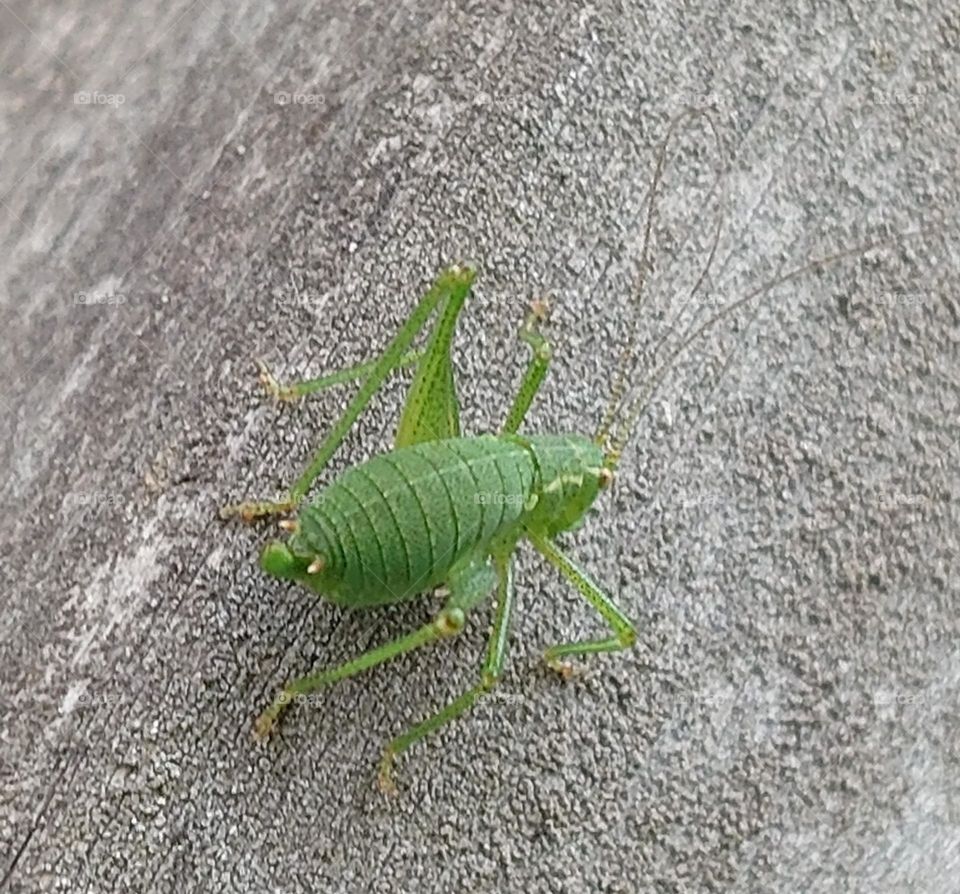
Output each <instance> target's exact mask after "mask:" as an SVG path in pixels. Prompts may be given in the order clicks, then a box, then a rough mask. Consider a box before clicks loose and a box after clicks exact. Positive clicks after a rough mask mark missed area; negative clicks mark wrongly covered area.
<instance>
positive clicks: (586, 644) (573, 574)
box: [527, 531, 637, 678]
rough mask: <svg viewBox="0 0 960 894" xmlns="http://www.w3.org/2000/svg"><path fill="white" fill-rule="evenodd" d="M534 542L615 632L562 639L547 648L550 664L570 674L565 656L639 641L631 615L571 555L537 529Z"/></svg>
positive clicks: (626, 646)
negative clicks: (571, 640)
mask: <svg viewBox="0 0 960 894" xmlns="http://www.w3.org/2000/svg"><path fill="white" fill-rule="evenodd" d="M527 533H528V536H529V538H530V542H531V543H533V545H534V546H535V547H536V549H537V550H538V551H539V552H540V553H541V554H542V555H543V556H544V557H545V558H546V559H547V561H549V562H550V564H551V565H553V566H554V567H555V568H557V569H558V570H559V571H560V573H561V574H562V575H563V576H564V577H565V578H566V579H567V580H569V581H570V583H572V584H573V585H574V586H575V587H576V588H577V589H578V590H579V591H580V593H581V594H582V595H583V596H584V598H585V599H586V600H587V601H588V602H589V603H590V604H591V605H592V606H593V607H594V608H595V609H596V610H597V611H598V612H599V613H600V615H601V616H602V617H603V619H604V620H605V621H606V622H607V624H609V625H610V628H611V630H613V632H614V636H611V637H607V638H605V639H589V640H581V641H580V642H573V643H560V644H558V645H556V646H551V647H550V648H549V649H547V651H546V654H545V655H544V659H545V660H546V662H547V664H548V665H549V666H550V667H551V668H552V669H553V670H555V671H557V672H558V673H561V674H563V676H564V677H568V678H569V677H570V676H571V674H572V671H573V668H572V666H571V665H570V664H569V662H566V661H563V660H562V659H563V658H564V657H565V656H567V655H588V654H593V653H596V652H619V651H621V650H623V649H629V648H630V647H631V646H633V644H634V643H635V642H636V641H637V630H636V628H635V627H634V626H633V623H632V622H631V621H630V619H629V618H628V617H627V616H626V615H625V614H624V613H623V612H622V611H620V609H619V608H617V606H616V605H615V604H614V602H613V601H612V600H611V599H610V597H609V596H607V595H606V593H604V592H603V591H602V590H601V589H600V587H598V586H597V585H596V584H595V583H594V582H593V581H592V580H591V579H590V578H589V576H588V575H587V573H586V572H585V571H583V569H581V568H580V567H579V566H578V565H577V564H576V563H575V562H574V561H573V559H571V558H570V557H569V556H567V555H565V554H564V553H562V552H561V551H560V550H559V549H558V548H557V545H556V544H555V543H553V542H552V541H550V540H549V539H548V538H546V537H542V536H541V535H539V534H537V533H536V532H532V531H528V532H527Z"/></svg>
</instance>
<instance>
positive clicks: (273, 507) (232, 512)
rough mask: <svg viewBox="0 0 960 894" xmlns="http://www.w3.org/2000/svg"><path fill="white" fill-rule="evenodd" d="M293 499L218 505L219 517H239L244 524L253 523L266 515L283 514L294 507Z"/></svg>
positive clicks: (291, 510)
mask: <svg viewBox="0 0 960 894" xmlns="http://www.w3.org/2000/svg"><path fill="white" fill-rule="evenodd" d="M296 508H297V507H296V504H295V503H294V502H293V500H278V501H277V502H275V503H234V504H233V505H231V506H221V507H220V518H222V519H224V520H226V519H228V518H239V519H240V521H242V522H243V523H244V524H247V525H249V524H253V522H255V521H257V520H258V519H261V518H266V517H267V516H268V515H283V514H284V513H286V512H293V510H294V509H296Z"/></svg>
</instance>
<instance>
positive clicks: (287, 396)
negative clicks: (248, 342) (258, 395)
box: [256, 360, 302, 403]
mask: <svg viewBox="0 0 960 894" xmlns="http://www.w3.org/2000/svg"><path fill="white" fill-rule="evenodd" d="M256 363H257V369H258V370H260V384H261V385H263V387H264V390H265V391H266V392H267V394H269V395H270V396H271V397H272V398H274V399H275V400H278V401H284V402H286V403H293V402H294V401H297V400H299V399H300V397H301V396H302V395H301V394H300V393H299V392H298V391H297V389H296V388H292V387H290V386H289V385H281V384H280V383H279V382H278V381H277V380H276V379H275V378H274V375H273V373H272V372H270V367H269V366H267V364H266V363H264V362H263V361H262V360H257V361H256Z"/></svg>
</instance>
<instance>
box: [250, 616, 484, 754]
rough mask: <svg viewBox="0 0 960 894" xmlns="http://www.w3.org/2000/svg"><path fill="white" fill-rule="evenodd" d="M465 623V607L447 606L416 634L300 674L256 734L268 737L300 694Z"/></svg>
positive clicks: (264, 717)
mask: <svg viewBox="0 0 960 894" xmlns="http://www.w3.org/2000/svg"><path fill="white" fill-rule="evenodd" d="M465 622H466V616H465V613H464V611H463V609H461V608H457V607H448V608H444V610H443V611H441V612H440V614H439V615H437V617H436V618H434V619H433V620H432V621H431V622H430V623H429V624H425V625H424V626H423V627H421V628H420V629H419V630H414V631H413V633H408V634H407V635H406V636H401V637H400V638H399V639H395V640H393V642H389V643H385V644H384V645H382V646H378V647H377V648H375V649H371V650H370V651H369V652H364V653H363V654H362V655H360V656H358V657H357V658H354V659H352V660H350V661H347V662H345V663H344V664H341V665H339V666H338V667H334V668H330V669H329V670H325V671H321V672H320V673H318V674H312V675H311V676H308V677H300V678H299V679H297V680H293V681H291V682H290V683H287V685H286V686H284V688H283V690H282V691H281V692H280V694H279V695H278V696H277V697H276V699H274V702H273V704H272V705H270V707H269V708H267V710H266V711H264V712H263V713H262V714H261V715H260V716H259V717H258V718H257V719H256V722H255V723H254V733H255V735H256V736H257V737H258V738H265V737H266V736H269V735H270V733H271V732H272V731H273V728H274V727H275V726H276V723H277V720H278V719H279V717H280V715H281V714H282V713H283V711H284V710H285V709H286V708H287V707H288V706H289V705H290V703H291V702H292V701H294V700H295V699H297V698H298V697H302V696H307V695H309V694H310V693H311V692H315V691H316V690H317V689H321V688H322V687H324V686H329V685H330V684H331V683H336V682H337V681H339V680H343V679H346V678H347V677H352V676H354V674H358V673H360V672H361V671H365V670H367V669H368V668H371V667H374V666H375V665H377V664H382V663H383V662H384V661H389V660H390V659H391V658H395V657H396V656H397V655H403V654H404V653H405V652H409V651H411V650H412V649H419V648H420V647H421V646H425V645H427V644H429V643H432V642H435V641H436V640H438V639H441V638H442V637H447V636H453V635H454V634H457V633H459V632H460V631H461V630H462V629H463V625H464V623H465Z"/></svg>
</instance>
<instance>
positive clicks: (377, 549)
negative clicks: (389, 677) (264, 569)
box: [300, 435, 535, 605]
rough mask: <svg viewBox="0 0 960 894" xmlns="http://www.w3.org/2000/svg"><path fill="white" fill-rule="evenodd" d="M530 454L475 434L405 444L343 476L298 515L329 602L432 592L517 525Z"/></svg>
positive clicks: (528, 487)
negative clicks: (467, 558)
mask: <svg viewBox="0 0 960 894" xmlns="http://www.w3.org/2000/svg"><path fill="white" fill-rule="evenodd" d="M534 478H535V473H534V463H533V457H532V455H531V453H530V451H529V450H528V449H527V448H526V447H524V446H522V445H520V444H518V443H516V442H515V441H512V440H510V439H506V438H499V437H496V436H493V435H481V436H477V437H472V438H454V439H449V440H443V441H432V442H427V443H422V444H417V445H415V446H412V447H405V448H401V449H399V450H394V451H391V452H390V453H385V454H381V455H379V456H375V457H374V458H373V459H370V460H368V461H367V462H365V463H362V464H360V465H358V466H354V467H352V468H350V469H348V470H347V471H346V472H345V473H344V474H343V475H342V476H341V477H340V478H339V479H338V480H337V481H335V482H334V483H333V484H331V485H330V486H329V487H327V488H325V489H324V490H323V491H321V492H320V493H319V494H318V495H317V498H316V499H315V500H314V501H313V503H312V504H311V505H310V506H308V507H307V508H306V509H305V510H303V512H301V515H300V525H301V531H302V533H303V535H304V537H305V538H306V539H307V540H308V541H309V543H310V545H311V546H312V547H313V548H314V549H315V550H316V552H317V553H318V554H322V555H323V556H324V558H325V560H326V563H327V567H326V571H325V577H328V579H330V580H332V581H334V587H335V592H332V593H330V594H329V595H330V597H331V598H332V599H334V600H336V601H339V600H341V599H344V598H349V600H350V602H351V604H353V605H361V604H363V605H374V604H382V603H386V602H395V601H398V600H401V599H406V598H409V597H410V596H413V595H415V594H416V593H420V592H423V591H424V590H427V589H429V588H431V587H433V586H436V585H437V584H438V583H440V582H441V581H442V580H444V579H445V577H446V575H447V573H448V572H449V570H450V568H451V566H452V565H453V564H454V563H455V562H456V561H457V560H458V559H459V558H460V557H461V556H463V555H464V553H466V552H467V551H469V550H471V549H473V548H474V547H477V546H480V545H485V544H486V543H489V542H490V540H491V539H492V538H493V537H494V536H495V535H496V534H498V533H500V532H502V531H503V530H504V529H506V528H507V527H508V526H509V525H511V524H512V523H514V522H516V521H517V519H518V518H519V517H520V515H521V514H522V513H523V508H524V503H525V501H526V500H527V499H528V498H529V496H530V493H531V491H532V489H533V486H534Z"/></svg>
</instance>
